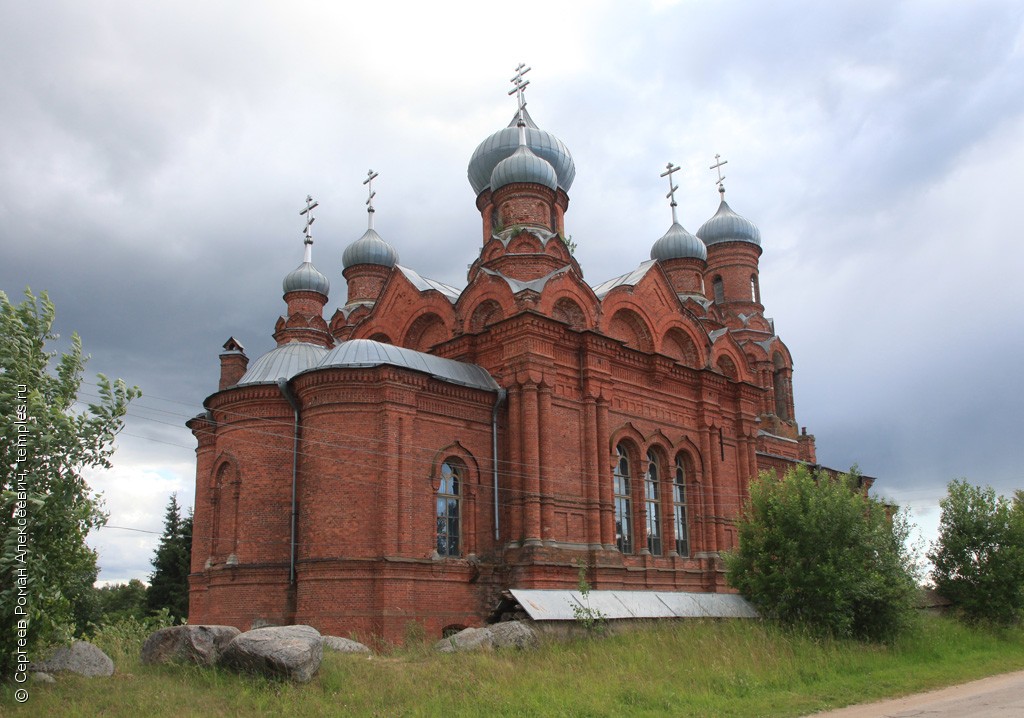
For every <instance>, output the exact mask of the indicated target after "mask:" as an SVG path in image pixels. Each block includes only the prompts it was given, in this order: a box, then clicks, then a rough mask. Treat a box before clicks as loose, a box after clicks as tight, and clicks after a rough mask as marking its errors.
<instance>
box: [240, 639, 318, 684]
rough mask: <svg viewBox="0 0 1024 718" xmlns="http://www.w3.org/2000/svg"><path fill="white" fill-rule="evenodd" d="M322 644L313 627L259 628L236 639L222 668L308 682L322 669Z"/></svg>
mask: <svg viewBox="0 0 1024 718" xmlns="http://www.w3.org/2000/svg"><path fill="white" fill-rule="evenodd" d="M323 655H324V650H323V641H322V639H321V637H320V633H319V631H317V630H316V629H315V628H313V627H312V626H277V627H273V628H257V629H254V630H252V631H247V632H245V633H242V634H239V635H237V636H235V638H234V639H233V640H232V641H231V643H229V644H228V647H227V649H226V650H225V651H224V654H223V655H222V656H221V658H220V665H223V666H225V667H227V668H231V669H233V670H236V671H240V672H242V673H256V674H259V675H264V676H268V677H271V678H285V679H288V680H292V681H298V682H300V683H306V682H308V681H309V680H311V679H312V678H313V676H314V675H316V672H317V671H318V670H320V661H321V660H322V659H323Z"/></svg>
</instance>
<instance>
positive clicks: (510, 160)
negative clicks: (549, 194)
mask: <svg viewBox="0 0 1024 718" xmlns="http://www.w3.org/2000/svg"><path fill="white" fill-rule="evenodd" d="M513 182H530V183H532V184H541V185H544V186H545V187H547V188H548V189H552V190H554V189H557V188H558V176H557V175H556V174H555V168H554V167H552V166H551V163H550V162H548V161H547V160H543V159H541V158H540V157H538V156H537V155H535V154H534V153H533V152H532V151H530V148H529V147H528V146H527V145H520V146H519V148H518V149H516V151H515V152H513V153H512V154H511V155H509V156H508V157H506V158H505V159H503V160H502V161H501V162H499V163H498V164H497V165H496V166H495V167H494V171H493V172H491V182H490V185H491V191H492V192H494V191H495V190H497V189H498V188H499V187H504V186H505V185H507V184H512V183H513Z"/></svg>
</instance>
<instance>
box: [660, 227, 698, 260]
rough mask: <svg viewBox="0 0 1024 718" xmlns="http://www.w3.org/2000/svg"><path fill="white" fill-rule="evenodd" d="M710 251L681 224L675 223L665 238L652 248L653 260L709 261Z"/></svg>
mask: <svg viewBox="0 0 1024 718" xmlns="http://www.w3.org/2000/svg"><path fill="white" fill-rule="evenodd" d="M707 258H708V250H707V247H705V246H704V243H703V242H701V241H700V240H699V239H697V238H696V237H694V236H693V235H692V234H690V233H689V232H687V231H686V230H685V229H683V225H681V224H679V222H673V223H672V226H671V227H669V229H668V231H667V232H665V236H663V237H662V238H661V239H659V240H658V241H657V242H655V243H654V246H653V247H651V259H660V260H662V261H664V260H666V259H700V260H702V261H707Z"/></svg>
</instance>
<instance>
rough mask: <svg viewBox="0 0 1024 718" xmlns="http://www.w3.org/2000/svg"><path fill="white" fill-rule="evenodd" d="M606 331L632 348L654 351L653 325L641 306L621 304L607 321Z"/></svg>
mask: <svg viewBox="0 0 1024 718" xmlns="http://www.w3.org/2000/svg"><path fill="white" fill-rule="evenodd" d="M604 332H605V334H607V335H608V336H610V337H612V338H614V339H618V340H619V341H621V342H624V343H625V344H626V346H628V347H630V348H632V349H638V350H640V351H644V352H650V351H654V336H653V332H652V331H651V325H650V323H649V322H648V321H646V320H645V319H644V317H643V314H642V313H641V311H639V307H637V308H633V307H622V306H620V307H619V308H618V309H616V311H615V313H614V314H612V316H611V317H609V319H608V320H607V322H606V323H605V326H604Z"/></svg>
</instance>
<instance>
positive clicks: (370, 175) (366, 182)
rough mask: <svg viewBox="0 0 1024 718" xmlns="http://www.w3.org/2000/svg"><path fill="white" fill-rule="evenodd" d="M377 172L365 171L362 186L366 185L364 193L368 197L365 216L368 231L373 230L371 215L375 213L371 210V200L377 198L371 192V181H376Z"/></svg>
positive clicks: (375, 194) (374, 193)
mask: <svg viewBox="0 0 1024 718" xmlns="http://www.w3.org/2000/svg"><path fill="white" fill-rule="evenodd" d="M378 174H380V173H379V172H374V171H373V170H367V171H366V179H364V180H363V184H364V185H367V187H366V191H367V193H368V195H369V196H367V198H366V214H367V224H368V228H369V229H373V213H374V212H375V211H376V210H374V209H373V198H374V197H376V196H377V193H376V192H374V191H373V181H374V180H375V179H377V175H378Z"/></svg>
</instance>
